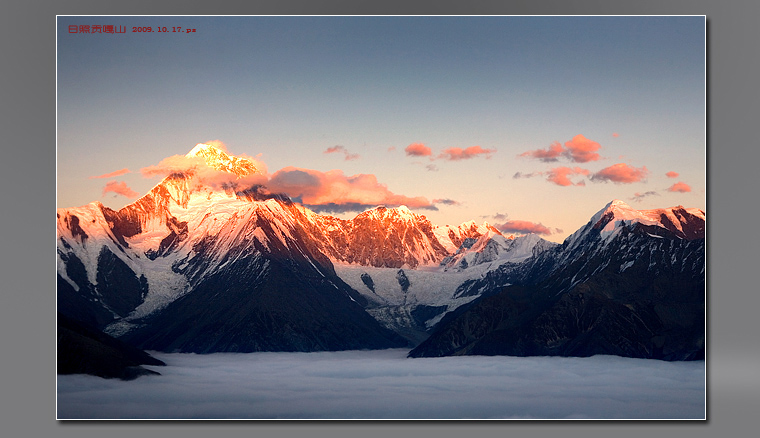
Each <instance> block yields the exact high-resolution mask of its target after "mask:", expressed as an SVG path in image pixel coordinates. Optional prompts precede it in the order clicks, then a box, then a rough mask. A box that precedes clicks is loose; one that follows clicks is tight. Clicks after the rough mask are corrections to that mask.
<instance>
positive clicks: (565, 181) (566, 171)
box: [546, 167, 590, 187]
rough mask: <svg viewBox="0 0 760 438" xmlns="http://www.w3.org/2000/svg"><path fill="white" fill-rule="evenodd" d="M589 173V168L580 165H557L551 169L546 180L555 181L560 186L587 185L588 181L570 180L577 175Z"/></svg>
mask: <svg viewBox="0 0 760 438" xmlns="http://www.w3.org/2000/svg"><path fill="white" fill-rule="evenodd" d="M589 173H590V172H589V171H588V170H587V169H583V168H580V167H573V168H570V167H555V168H554V169H549V172H548V176H547V177H546V180H547V181H550V182H553V183H554V184H557V185H558V186H565V187H566V186H572V185H576V186H585V185H586V183H585V182H584V181H580V182H578V183H576V184H573V182H572V181H571V180H570V177H571V176H576V175H588V174H589Z"/></svg>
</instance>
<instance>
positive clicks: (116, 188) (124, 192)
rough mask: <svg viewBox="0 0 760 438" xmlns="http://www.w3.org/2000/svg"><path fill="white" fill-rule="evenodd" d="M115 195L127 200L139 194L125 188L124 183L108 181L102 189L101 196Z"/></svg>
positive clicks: (125, 184) (127, 187)
mask: <svg viewBox="0 0 760 438" xmlns="http://www.w3.org/2000/svg"><path fill="white" fill-rule="evenodd" d="M110 192H113V193H116V194H117V195H121V196H126V197H127V198H132V199H134V198H136V197H137V196H139V194H138V193H137V192H136V191H134V190H132V189H131V188H129V186H127V183H125V182H124V181H108V183H107V184H106V186H105V187H103V196H105V195H106V193H110Z"/></svg>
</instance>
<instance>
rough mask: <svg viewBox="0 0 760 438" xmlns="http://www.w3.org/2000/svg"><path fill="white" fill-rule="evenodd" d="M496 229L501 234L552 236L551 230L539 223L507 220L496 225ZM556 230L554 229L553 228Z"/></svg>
mask: <svg viewBox="0 0 760 438" xmlns="http://www.w3.org/2000/svg"><path fill="white" fill-rule="evenodd" d="M496 229H497V230H499V231H501V232H502V233H517V234H528V233H533V234H543V235H549V234H552V230H551V229H550V228H548V227H546V226H544V225H543V224H541V223H534V222H530V221H518V220H509V221H506V222H504V223H503V224H500V225H496ZM555 230H556V228H555Z"/></svg>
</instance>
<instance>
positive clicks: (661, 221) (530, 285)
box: [410, 200, 706, 360]
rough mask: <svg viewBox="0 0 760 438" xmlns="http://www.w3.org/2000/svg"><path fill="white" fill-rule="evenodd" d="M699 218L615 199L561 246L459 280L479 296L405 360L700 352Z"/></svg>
mask: <svg viewBox="0 0 760 438" xmlns="http://www.w3.org/2000/svg"><path fill="white" fill-rule="evenodd" d="M704 221H705V213H704V211H702V210H699V209H685V208H683V207H681V206H678V207H673V208H667V209H657V210H642V211H637V210H634V209H632V208H631V207H630V206H628V205H626V204H625V203H623V202H622V201H618V200H615V201H612V202H611V203H610V204H608V205H607V206H606V207H605V208H603V209H602V210H600V211H599V212H598V213H596V214H595V215H594V216H593V217H592V218H591V220H589V222H588V223H587V224H586V225H585V226H584V227H582V228H581V229H579V230H578V231H577V232H576V233H574V234H572V235H571V236H569V237H568V238H567V239H566V240H565V241H564V242H563V244H562V245H558V246H555V247H553V248H550V249H548V250H546V251H543V252H540V253H539V254H537V255H536V256H534V257H531V258H529V259H527V260H526V261H525V262H523V263H520V264H517V265H515V264H510V263H507V264H503V265H501V266H499V267H498V268H496V269H493V270H490V271H489V272H487V273H486V275H484V276H483V277H482V278H480V279H477V280H474V281H472V282H470V283H463V284H462V285H461V286H460V289H459V290H458V292H459V293H460V294H475V295H477V296H478V297H479V298H478V299H477V300H475V301H473V302H472V303H469V304H468V305H465V306H461V307H460V308H458V309H457V310H456V311H454V312H452V313H451V314H449V315H446V317H444V320H442V321H441V323H440V324H439V325H438V327H437V328H436V331H435V333H433V334H432V336H430V338H428V339H427V340H425V341H424V342H423V343H421V344H420V345H419V346H418V347H416V348H415V349H414V350H412V352H411V353H410V356H413V357H421V356H446V355H460V354H489V355H491V354H507V355H569V356H588V355H593V354H616V355H621V356H631V357H645V358H659V359H669V360H683V359H699V358H704V351H705V350H704V349H705V319H704V317H705V307H704V306H705V267H706V265H705V238H704V232H705V231H704V230H705V222H704ZM487 291H490V292H487Z"/></svg>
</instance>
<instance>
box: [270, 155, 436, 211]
mask: <svg viewBox="0 0 760 438" xmlns="http://www.w3.org/2000/svg"><path fill="white" fill-rule="evenodd" d="M266 186H267V189H269V190H270V191H271V192H273V193H285V194H286V195H288V196H290V197H291V198H292V199H293V200H294V201H296V202H300V203H302V204H304V205H307V206H309V207H310V208H312V209H314V210H316V211H357V210H358V211H361V210H363V209H366V208H367V207H375V206H377V205H386V206H389V207H396V206H399V205H406V206H407V207H409V208H417V209H428V210H437V207H436V206H435V205H434V204H433V203H431V202H430V201H428V200H427V199H426V198H423V197H408V196H404V195H397V194H395V193H393V192H391V191H390V190H388V187H387V186H386V185H385V184H381V183H379V182H378V181H377V177H376V176H375V175H372V174H358V175H352V176H346V175H344V174H343V171H341V170H331V171H329V172H320V171H318V170H311V169H302V168H296V167H292V166H290V167H286V168H283V169H280V170H278V171H277V172H275V173H274V174H273V175H272V177H271V178H270V179H269V182H268V183H267V184H266Z"/></svg>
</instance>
